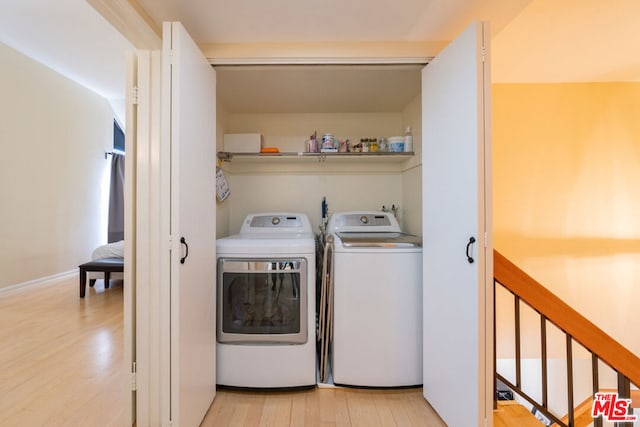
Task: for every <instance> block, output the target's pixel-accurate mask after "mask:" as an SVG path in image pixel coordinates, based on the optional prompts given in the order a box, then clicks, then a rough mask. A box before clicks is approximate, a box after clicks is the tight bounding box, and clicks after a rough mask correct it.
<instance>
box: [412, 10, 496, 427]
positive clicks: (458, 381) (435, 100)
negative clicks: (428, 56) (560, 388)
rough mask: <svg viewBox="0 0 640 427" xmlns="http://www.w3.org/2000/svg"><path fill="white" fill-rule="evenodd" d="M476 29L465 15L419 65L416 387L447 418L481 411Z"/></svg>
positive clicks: (457, 422)
mask: <svg viewBox="0 0 640 427" xmlns="http://www.w3.org/2000/svg"><path fill="white" fill-rule="evenodd" d="M483 31H484V25H483V24H482V23H474V24H473V25H471V26H470V27H469V28H467V29H466V30H465V32H464V33H463V34H461V35H460V36H459V37H458V38H457V39H456V40H454V41H453V42H452V43H451V44H450V45H449V46H447V47H446V48H445V50H443V51H442V52H441V53H440V54H439V55H438V56H437V57H436V58H435V59H434V60H433V61H432V62H431V63H429V64H428V65H427V66H426V67H425V68H424V69H423V72H422V114H423V118H422V120H423V124H422V130H423V149H422V151H423V152H422V162H423V166H422V171H423V182H422V191H423V236H424V250H423V257H424V259H423V262H424V264H423V280H424V292H423V299H424V305H423V313H424V314H423V320H424V325H423V328H424V329H423V331H424V341H423V348H424V352H423V358H424V367H423V376H424V396H425V398H426V399H427V400H428V401H429V402H430V403H431V405H432V406H433V407H434V409H435V410H436V411H437V412H438V413H439V414H440V416H441V417H442V418H443V419H444V420H445V422H446V423H447V424H448V425H449V426H451V427H458V426H459V427H469V426H473V425H480V424H482V423H484V418H485V416H487V414H486V401H487V396H486V390H487V389H488V387H487V381H489V379H488V378H487V377H486V364H487V362H486V351H487V349H486V342H485V341H486V339H487V337H486V333H485V332H486V330H485V329H486V327H487V325H486V324H485V321H486V313H485V306H486V301H485V298H486V278H485V262H487V257H486V255H485V248H484V236H485V231H486V230H487V226H486V224H485V217H486V215H485V183H486V179H485V173H486V172H487V171H485V163H484V158H485V144H488V141H486V140H485V139H486V138H485V132H486V128H485V126H489V125H488V123H485V120H486V115H485V110H488V108H489V107H488V106H487V105H485V90H487V89H488V87H489V86H488V85H485V83H484V70H485V69H486V70H488V68H489V64H488V62H486V61H485V62H484V63H483ZM487 77H488V76H487ZM470 238H473V239H475V243H472V244H470V245H469V255H470V256H471V257H472V258H473V259H474V262H473V263H470V262H469V261H468V259H467V254H466V249H467V245H468V244H469V239H470ZM488 399H489V400H490V399H491V397H490V396H489V397H488ZM489 415H490V414H489Z"/></svg>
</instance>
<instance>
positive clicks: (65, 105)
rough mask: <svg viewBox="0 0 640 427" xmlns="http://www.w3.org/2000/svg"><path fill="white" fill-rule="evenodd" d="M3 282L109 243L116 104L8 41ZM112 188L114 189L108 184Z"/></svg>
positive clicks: (1, 107) (1, 173)
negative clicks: (107, 152) (108, 198)
mask: <svg viewBox="0 0 640 427" xmlns="http://www.w3.org/2000/svg"><path fill="white" fill-rule="evenodd" d="M0 63H2V67H0V93H1V94H2V96H1V97H0V116H1V117H2V121H1V122H0V141H1V144H2V153H1V156H0V194H1V197H2V209H1V210H0V211H1V213H0V217H1V219H2V220H1V221H0V272H1V273H0V287H5V286H9V285H14V284H19V283H24V282H28V281H31V280H35V279H38V278H42V277H46V276H50V275H54V274H58V273H61V272H66V271H70V270H72V269H74V268H76V267H77V266H78V265H79V264H80V263H82V262H85V261H87V260H89V258H90V256H91V251H92V250H93V249H94V248H95V247H96V246H98V245H99V244H102V243H105V242H106V214H105V212H106V211H105V210H104V209H105V208H106V206H105V204H106V200H105V197H103V194H104V193H103V190H104V191H108V179H107V180H106V181H105V178H108V166H109V162H108V161H107V160H105V156H104V151H105V149H109V148H110V147H112V146H113V135H112V134H113V112H112V110H111V107H110V106H109V103H108V102H107V101H106V100H105V99H103V98H102V97H100V96H98V95H96V94H94V93H93V92H90V91H89V90H87V89H85V88H84V87H81V86H79V85H77V84H76V83H73V82H72V81H70V80H68V79H66V78H64V77H62V76H60V75H59V74H57V73H55V72H54V71H52V70H50V69H49V68H46V67H44V66H42V65H40V64H39V63H37V62H35V61H33V60H31V59H29V58H27V57H25V56H23V55H22V54H20V53H18V52H16V51H15V50H13V49H11V48H9V47H7V46H6V45H4V44H0ZM103 185H105V186H106V188H104V187H103Z"/></svg>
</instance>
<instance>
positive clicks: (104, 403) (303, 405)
mask: <svg viewBox="0 0 640 427" xmlns="http://www.w3.org/2000/svg"><path fill="white" fill-rule="evenodd" d="M111 283H112V285H111V288H110V289H107V290H105V289H104V288H103V284H102V281H101V280H98V281H97V283H96V286H95V287H94V288H89V287H87V295H86V297H85V298H84V299H80V298H79V297H78V279H77V277H72V278H68V279H65V280H60V281H57V282H54V283H50V284H46V285H37V286H29V287H24V288H20V289H14V290H9V291H0V324H1V325H2V328H0V367H1V369H0V426H21V427H29V426H125V425H126V424H127V423H126V422H125V418H126V414H125V405H126V403H127V402H126V400H125V374H124V366H123V318H122V282H119V281H112V282H111ZM202 425H203V426H275V427H279V426H320V425H334V426H367V427H369V426H384V427H386V426H421V427H429V426H434V427H436V426H437V427H440V426H444V425H445V424H444V423H443V422H442V421H441V420H440V419H439V418H438V416H437V415H436V414H435V412H434V411H433V409H431V407H430V406H429V405H428V403H427V402H426V401H425V400H424V399H423V397H422V389H421V388H417V389H406V390H362V389H345V388H336V389H318V388H316V389H312V390H303V391H295V392H268V393H267V392H244V391H242V392H241V391H234V390H224V389H222V390H218V395H217V398H216V400H215V402H214V403H213V404H212V406H211V408H210V410H209V412H208V413H207V415H206V417H205V419H204V420H203V423H202Z"/></svg>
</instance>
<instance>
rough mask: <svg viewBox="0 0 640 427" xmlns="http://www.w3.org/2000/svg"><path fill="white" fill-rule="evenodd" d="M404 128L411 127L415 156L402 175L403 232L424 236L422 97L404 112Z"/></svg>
mask: <svg viewBox="0 0 640 427" xmlns="http://www.w3.org/2000/svg"><path fill="white" fill-rule="evenodd" d="M402 121H403V128H406V126H411V129H412V133H413V151H414V152H415V156H414V157H413V158H412V159H411V160H409V161H408V162H407V169H406V170H405V171H404V173H403V174H402V178H403V182H402V206H401V209H402V212H401V214H402V219H403V230H404V231H405V232H407V233H411V234H416V235H418V236H422V188H421V187H422V97H421V96H420V95H418V96H416V97H415V98H414V99H413V101H411V103H409V105H407V107H406V108H405V109H404V111H403V112H402Z"/></svg>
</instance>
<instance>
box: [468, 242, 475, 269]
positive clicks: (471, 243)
mask: <svg viewBox="0 0 640 427" xmlns="http://www.w3.org/2000/svg"><path fill="white" fill-rule="evenodd" d="M475 242H476V238H475V237H473V236H471V237H469V243H467V261H469V264H473V257H472V256H471V255H469V248H470V247H471V245H473V244H474V243H475Z"/></svg>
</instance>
